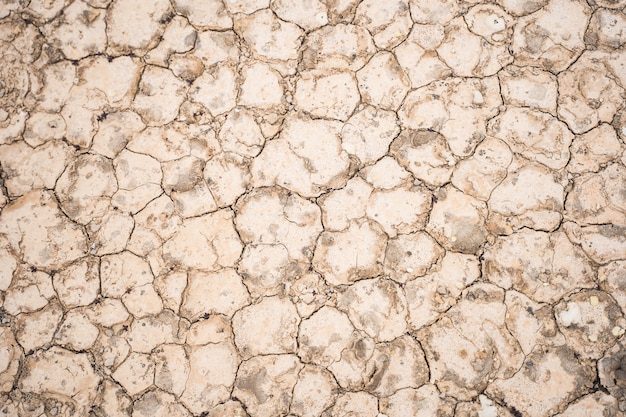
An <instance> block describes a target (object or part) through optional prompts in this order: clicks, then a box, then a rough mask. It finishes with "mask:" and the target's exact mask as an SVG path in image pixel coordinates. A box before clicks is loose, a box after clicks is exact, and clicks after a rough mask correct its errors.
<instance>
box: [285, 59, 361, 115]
mask: <svg viewBox="0 0 626 417" xmlns="http://www.w3.org/2000/svg"><path fill="white" fill-rule="evenodd" d="M294 98H295V103H296V106H297V107H298V109H300V110H303V111H305V112H308V113H310V114H311V115H312V116H313V117H320V118H329V119H337V120H341V121H346V120H347V119H348V117H349V116H350V115H351V114H352V112H353V111H354V109H355V107H356V105H357V104H358V103H359V100H360V98H361V97H360V95H359V89H358V87H357V83H356V80H355V79H354V76H353V75H352V74H351V73H350V72H336V73H330V72H320V71H307V72H303V73H301V74H300V80H298V83H297V84H296V93H295V95H294Z"/></svg>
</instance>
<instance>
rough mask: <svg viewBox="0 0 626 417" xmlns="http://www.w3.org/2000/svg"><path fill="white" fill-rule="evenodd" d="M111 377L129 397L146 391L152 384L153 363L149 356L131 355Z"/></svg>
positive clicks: (141, 354) (142, 354)
mask: <svg viewBox="0 0 626 417" xmlns="http://www.w3.org/2000/svg"><path fill="white" fill-rule="evenodd" d="M111 376H112V377H113V378H114V379H115V380H116V381H117V382H118V383H119V384H120V385H121V386H122V387H124V389H125V390H126V392H127V393H128V394H129V395H137V394H140V393H142V392H144V391H146V390H147V389H148V388H150V386H151V385H152V383H153V382H154V363H153V361H152V359H151V358H150V355H147V354H144V353H134V352H133V353H131V354H130V355H128V357H127V358H126V360H124V362H122V364H121V365H120V366H118V367H117V369H116V370H115V372H113V373H112V374H111Z"/></svg>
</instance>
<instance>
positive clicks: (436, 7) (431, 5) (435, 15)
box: [410, 0, 459, 25]
mask: <svg viewBox="0 0 626 417" xmlns="http://www.w3.org/2000/svg"><path fill="white" fill-rule="evenodd" d="M410 5H411V17H412V18H413V21H414V22H415V23H419V24H422V25H426V24H436V23H439V24H442V25H445V24H446V23H448V22H450V21H451V20H452V19H453V18H454V17H455V16H456V15H457V14H458V12H459V4H458V3H457V1H456V0H446V1H438V0H427V1H418V0H411V1H410Z"/></svg>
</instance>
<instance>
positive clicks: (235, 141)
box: [218, 107, 265, 158]
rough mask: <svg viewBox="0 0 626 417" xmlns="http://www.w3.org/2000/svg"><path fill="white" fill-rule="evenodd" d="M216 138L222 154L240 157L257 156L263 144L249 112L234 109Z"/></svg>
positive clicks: (260, 133)
mask: <svg viewBox="0 0 626 417" xmlns="http://www.w3.org/2000/svg"><path fill="white" fill-rule="evenodd" d="M218 138H219V140H220V144H221V145H222V150H223V151H224V152H234V153H236V154H239V155H241V156H246V157H250V158H253V157H255V156H257V155H258V154H259V153H260V152H261V149H262V147H263V144H264V143H265V137H263V133H262V132H261V128H260V127H259V125H258V123H257V122H256V120H255V118H254V114H253V113H252V111H251V110H248V109H245V108H239V107H237V108H235V109H234V110H232V111H231V112H230V113H228V116H226V121H225V122H224V124H223V125H222V128H221V129H220V131H219V134H218Z"/></svg>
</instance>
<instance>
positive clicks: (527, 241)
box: [483, 229, 595, 303]
mask: <svg viewBox="0 0 626 417" xmlns="http://www.w3.org/2000/svg"><path fill="white" fill-rule="evenodd" d="M483 257H484V260H485V261H484V264H483V276H484V277H485V278H486V279H488V280H489V281H491V282H493V283H495V284H497V285H499V286H500V287H502V288H505V289H509V288H514V289H516V290H517V291H521V292H523V293H524V294H526V295H527V296H529V297H530V298H532V299H534V300H536V301H539V302H548V303H554V302H557V301H558V300H560V299H561V298H562V297H563V296H565V295H567V294H570V293H572V292H576V291H579V290H580V289H582V288H592V287H594V285H595V283H594V269H593V266H592V264H591V263H590V262H589V260H588V259H587V257H586V256H585V254H584V253H583V251H581V250H580V249H579V248H578V247H576V246H574V245H573V244H572V243H571V242H570V241H569V239H568V237H567V235H566V234H565V233H563V232H554V233H545V232H539V231H534V230H529V229H524V230H520V231H519V232H517V233H513V234H512V235H510V236H502V237H499V238H498V239H497V240H496V241H495V243H494V245H493V246H491V245H490V246H487V248H486V250H485V253H484V255H483Z"/></svg>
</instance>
